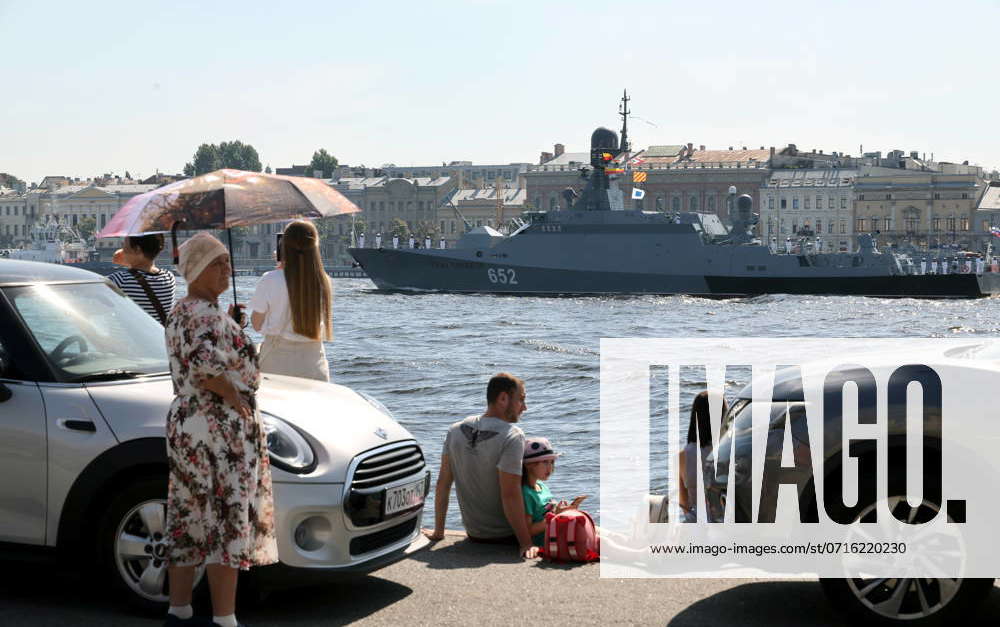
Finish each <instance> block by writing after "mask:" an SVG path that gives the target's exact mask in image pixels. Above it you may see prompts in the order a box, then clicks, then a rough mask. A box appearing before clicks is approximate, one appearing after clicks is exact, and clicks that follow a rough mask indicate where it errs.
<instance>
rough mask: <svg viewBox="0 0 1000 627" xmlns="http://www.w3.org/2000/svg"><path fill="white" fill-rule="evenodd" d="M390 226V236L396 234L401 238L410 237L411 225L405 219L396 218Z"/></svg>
mask: <svg viewBox="0 0 1000 627" xmlns="http://www.w3.org/2000/svg"><path fill="white" fill-rule="evenodd" d="M390 227H391V228H390V232H389V235H390V236H392V235H395V236H396V237H398V238H399V239H401V240H405V239H407V238H408V237H410V226H409V225H408V224H407V223H406V222H405V221H404V220H401V219H399V218H396V219H395V220H393V221H392V224H391V225H390Z"/></svg>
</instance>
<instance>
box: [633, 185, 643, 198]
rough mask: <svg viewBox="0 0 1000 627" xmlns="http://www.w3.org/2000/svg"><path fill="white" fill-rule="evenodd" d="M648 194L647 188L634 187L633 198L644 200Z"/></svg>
mask: <svg viewBox="0 0 1000 627" xmlns="http://www.w3.org/2000/svg"><path fill="white" fill-rule="evenodd" d="M645 195H646V190H644V189H639V188H638V187H633V188H632V200H642V199H643V197H644V196H645Z"/></svg>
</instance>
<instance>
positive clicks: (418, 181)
mask: <svg viewBox="0 0 1000 627" xmlns="http://www.w3.org/2000/svg"><path fill="white" fill-rule="evenodd" d="M450 180H451V177H449V176H438V177H430V176H418V177H415V178H399V177H389V176H366V177H344V178H341V179H337V180H336V181H331V185H346V186H347V188H348V189H350V190H363V189H366V188H369V187H385V184H386V183H388V182H389V181H406V182H407V183H409V184H411V185H416V186H417V187H439V186H441V185H444V184H445V183H447V182H448V181H450Z"/></svg>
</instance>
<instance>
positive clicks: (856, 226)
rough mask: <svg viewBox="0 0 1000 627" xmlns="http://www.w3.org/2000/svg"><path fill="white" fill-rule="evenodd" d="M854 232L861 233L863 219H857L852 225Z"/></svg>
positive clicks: (863, 224)
mask: <svg viewBox="0 0 1000 627" xmlns="http://www.w3.org/2000/svg"><path fill="white" fill-rule="evenodd" d="M854 230H855V231H857V232H859V233H860V232H861V231H864V230H865V219H864V218H858V219H857V221H856V222H855V223H854Z"/></svg>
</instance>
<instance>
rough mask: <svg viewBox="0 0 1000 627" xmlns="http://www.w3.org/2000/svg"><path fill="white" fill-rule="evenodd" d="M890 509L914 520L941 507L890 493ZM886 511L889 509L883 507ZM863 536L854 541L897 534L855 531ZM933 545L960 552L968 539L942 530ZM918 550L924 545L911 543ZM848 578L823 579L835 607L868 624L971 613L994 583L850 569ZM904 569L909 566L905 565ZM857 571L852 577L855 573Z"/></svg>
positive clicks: (939, 621) (939, 620) (936, 621)
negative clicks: (874, 574)
mask: <svg viewBox="0 0 1000 627" xmlns="http://www.w3.org/2000/svg"><path fill="white" fill-rule="evenodd" d="M887 505H888V508H889V510H890V511H892V512H894V513H895V514H896V515H897V516H902V517H905V518H906V519H907V520H909V521H910V522H911V523H912V522H920V521H929V520H931V519H932V518H933V517H934V516H935V514H936V513H937V512H938V510H939V508H938V506H937V505H936V504H935V503H932V502H930V501H923V502H922V503H921V504H920V505H919V506H918V507H912V506H910V504H909V503H907V502H906V499H904V498H903V497H898V496H897V497H890V498H889V499H888V502H887ZM876 507H877V505H876V504H872V505H869V506H868V507H867V508H865V509H864V510H862V511H861V512H860V513H859V515H858V518H859V519H860V518H862V517H864V516H865V515H867V514H868V513H869V512H870V511H871V510H872V509H875V508H876ZM880 515H882V516H884V515H885V513H884V512H881V513H880ZM853 533H860V534H862V537H849V540H865V541H872V540H874V541H891V540H892V538H889V537H885V538H877V537H876V538H873V537H871V536H870V535H869V534H868V533H867V532H865V531H854V532H853ZM931 541H932V542H933V543H934V544H935V548H934V550H938V551H940V550H942V549H943V548H944V547H947V549H949V550H951V552H952V553H955V554H957V555H961V554H962V549H963V548H964V543H963V542H962V538H961V536H960V535H949V534H944V535H941V534H938V536H937V537H935V538H933V539H932V540H931ZM911 548H912V549H913V550H915V551H919V550H920V547H911ZM883 557H886V556H883ZM845 570H846V571H848V572H845V574H846V575H848V576H847V577H846V578H844V579H823V580H822V584H823V587H824V590H825V591H826V593H827V595H828V596H829V597H830V599H831V601H833V604H834V606H836V607H841V608H844V609H846V610H847V611H848V612H849V613H851V614H852V615H853V616H854V617H855V618H858V619H860V620H862V621H864V622H865V623H877V624H882V625H914V626H917V625H920V626H923V625H943V624H949V623H950V622H952V621H953V620H955V619H957V618H960V617H962V616H965V615H967V614H969V613H970V612H971V611H973V609H974V608H975V606H976V605H977V604H978V602H979V601H981V600H982V598H983V597H984V596H985V594H986V592H988V590H989V589H990V588H991V587H992V585H993V581H992V580H991V579H959V578H940V579H935V578H917V577H913V578H908V577H866V576H864V575H863V574H860V573H857V572H849V571H850V570H851V569H850V568H846V569H845ZM902 570H905V568H904V569H902ZM852 575H853V576H852Z"/></svg>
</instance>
